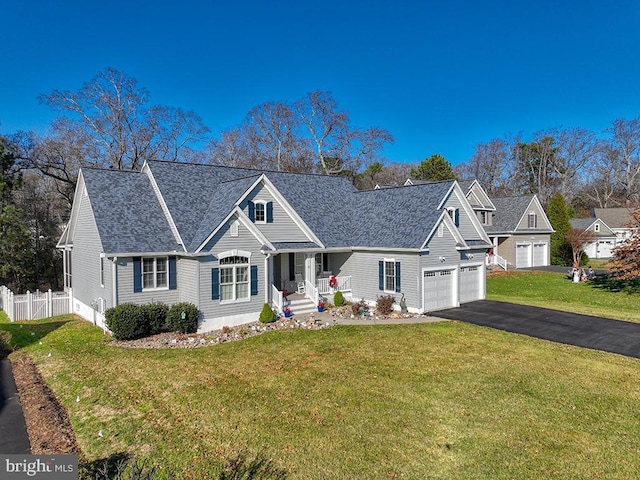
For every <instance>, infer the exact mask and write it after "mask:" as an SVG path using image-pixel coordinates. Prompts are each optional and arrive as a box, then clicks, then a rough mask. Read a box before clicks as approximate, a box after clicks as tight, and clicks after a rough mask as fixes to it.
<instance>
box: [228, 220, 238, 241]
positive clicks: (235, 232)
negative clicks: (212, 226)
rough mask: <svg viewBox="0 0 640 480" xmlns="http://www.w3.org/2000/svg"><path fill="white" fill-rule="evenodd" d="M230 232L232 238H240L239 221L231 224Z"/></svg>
mask: <svg viewBox="0 0 640 480" xmlns="http://www.w3.org/2000/svg"><path fill="white" fill-rule="evenodd" d="M230 230H231V236H232V237H237V236H238V230H239V228H238V221H237V220H236V221H235V222H233V223H232V224H231V227H230Z"/></svg>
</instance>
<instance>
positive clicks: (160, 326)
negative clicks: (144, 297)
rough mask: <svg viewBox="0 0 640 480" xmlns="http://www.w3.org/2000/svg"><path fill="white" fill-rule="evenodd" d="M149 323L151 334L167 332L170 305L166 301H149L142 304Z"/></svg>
mask: <svg viewBox="0 0 640 480" xmlns="http://www.w3.org/2000/svg"><path fill="white" fill-rule="evenodd" d="M141 308H142V310H143V312H144V316H145V318H146V322H147V325H149V334H150V335H155V334H156V333H161V332H166V331H167V330H168V329H169V327H168V325H167V314H168V313H169V307H168V306H167V305H165V304H164V303H148V304H146V305H142V306H141Z"/></svg>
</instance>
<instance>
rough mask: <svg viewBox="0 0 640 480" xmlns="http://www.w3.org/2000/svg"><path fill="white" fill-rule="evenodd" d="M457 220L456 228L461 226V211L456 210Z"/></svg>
mask: <svg viewBox="0 0 640 480" xmlns="http://www.w3.org/2000/svg"><path fill="white" fill-rule="evenodd" d="M455 216H456V218H455V224H456V227H459V226H460V209H458V208H456V215H455Z"/></svg>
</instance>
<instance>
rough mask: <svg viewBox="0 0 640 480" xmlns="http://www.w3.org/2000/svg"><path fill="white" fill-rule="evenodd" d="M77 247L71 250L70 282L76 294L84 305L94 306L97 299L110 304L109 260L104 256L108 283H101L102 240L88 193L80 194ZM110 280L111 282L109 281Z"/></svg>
mask: <svg viewBox="0 0 640 480" xmlns="http://www.w3.org/2000/svg"><path fill="white" fill-rule="evenodd" d="M72 240H73V244H74V247H73V249H72V250H71V281H72V288H73V296H74V297H75V298H77V299H78V300H80V301H81V302H82V303H84V304H85V305H91V304H92V303H93V302H95V301H96V300H97V299H98V298H103V299H104V300H105V301H107V304H110V302H111V283H110V279H111V276H110V272H109V276H107V275H106V273H107V272H106V269H107V268H109V263H110V262H109V261H108V260H107V259H105V286H104V287H102V286H101V285H100V253H102V243H101V242H100V234H99V233H98V227H97V225H96V221H95V218H94V216H93V212H92V210H91V203H90V202H89V198H88V197H87V196H84V195H81V196H80V208H79V212H78V220H77V222H76V226H75V229H74V232H73V239H72ZM107 282H109V283H107Z"/></svg>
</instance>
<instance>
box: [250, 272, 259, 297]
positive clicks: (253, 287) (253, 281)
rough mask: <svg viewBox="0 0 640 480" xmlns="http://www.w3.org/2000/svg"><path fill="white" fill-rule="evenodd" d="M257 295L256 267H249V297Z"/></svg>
mask: <svg viewBox="0 0 640 480" xmlns="http://www.w3.org/2000/svg"><path fill="white" fill-rule="evenodd" d="M257 294H258V266H257V265H251V295H257Z"/></svg>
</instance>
